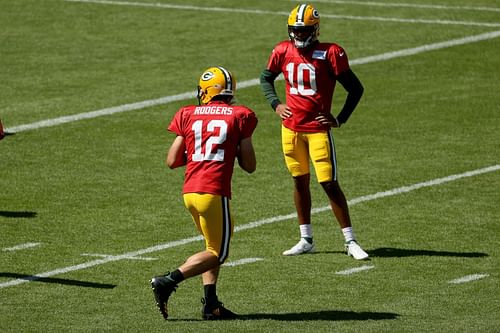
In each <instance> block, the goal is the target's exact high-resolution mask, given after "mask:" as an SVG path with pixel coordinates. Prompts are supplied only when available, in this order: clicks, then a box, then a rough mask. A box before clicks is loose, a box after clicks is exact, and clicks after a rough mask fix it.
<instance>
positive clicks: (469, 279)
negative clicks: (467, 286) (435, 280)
mask: <svg viewBox="0 0 500 333" xmlns="http://www.w3.org/2000/svg"><path fill="white" fill-rule="evenodd" d="M488 276H490V275H489V274H472V275H467V276H463V277H461V278H458V279H455V280H451V281H448V283H452V284H461V283H467V282H472V281H476V280H480V279H483V278H485V277H488Z"/></svg>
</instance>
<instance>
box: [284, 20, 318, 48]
mask: <svg viewBox="0 0 500 333" xmlns="http://www.w3.org/2000/svg"><path fill="white" fill-rule="evenodd" d="M318 30H319V25H314V26H288V37H290V40H291V41H293V44H294V45H295V47H296V48H298V49H303V48H306V47H308V46H309V45H311V44H313V43H314V42H315V41H317V40H318V35H319V33H318Z"/></svg>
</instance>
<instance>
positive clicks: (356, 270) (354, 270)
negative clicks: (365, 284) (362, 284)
mask: <svg viewBox="0 0 500 333" xmlns="http://www.w3.org/2000/svg"><path fill="white" fill-rule="evenodd" d="M372 268H375V266H373V265H363V266H360V267H354V268H350V269H346V270H343V271H339V272H335V274H337V275H351V274H354V273H359V272H363V271H367V270H369V269H372Z"/></svg>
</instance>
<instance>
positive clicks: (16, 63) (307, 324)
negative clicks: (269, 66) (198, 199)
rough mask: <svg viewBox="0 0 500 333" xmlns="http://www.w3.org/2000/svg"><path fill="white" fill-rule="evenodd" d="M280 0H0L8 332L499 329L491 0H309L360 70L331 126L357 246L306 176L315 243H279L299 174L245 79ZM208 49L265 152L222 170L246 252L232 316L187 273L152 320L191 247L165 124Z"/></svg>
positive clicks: (325, 35) (263, 53)
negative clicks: (346, 108)
mask: <svg viewBox="0 0 500 333" xmlns="http://www.w3.org/2000/svg"><path fill="white" fill-rule="evenodd" d="M295 4H296V2H292V1H281V0H280V1H264V0H255V1H250V0H240V1H229V0H214V1H211V2H206V1H204V2H202V1H195V0H189V1H181V0H177V1H165V0H155V1H146V0H135V1H134V2H132V1H114V0H112V1H98V0H95V1H84V0H82V1H64V0H43V1H40V0H3V1H0V22H1V27H2V28H1V29H0V78H1V79H0V118H1V119H2V121H3V122H4V126H6V128H7V131H8V132H9V133H10V134H12V135H8V136H7V137H6V138H4V139H3V140H2V141H0V331H1V332H6V333H7V332H216V331H221V332H287V333H288V332H499V331H500V316H499V313H500V287H499V286H500V282H499V280H500V259H499V258H500V246H499V245H500V225H499V221H500V206H499V203H500V134H499V133H500V116H499V115H500V98H499V96H500V95H499V92H500V83H499V82H500V81H499V78H500V71H499V68H500V57H499V54H500V42H499V41H500V1H498V0H497V1H495V0H476V1H465V0H440V1H439V2H437V3H436V2H435V1H431V0H401V2H400V0H391V1H389V0H387V1H379V0H376V2H375V1H372V2H368V1H366V2H361V1H358V2H356V1H353V2H350V1H317V2H313V3H312V4H314V5H315V6H316V7H317V9H318V10H319V12H320V14H321V15H322V21H321V36H320V39H321V40H323V41H335V42H337V43H339V44H340V45H342V46H343V47H344V48H345V49H346V50H347V52H348V55H349V58H350V61H351V65H352V68H353V70H354V71H355V72H356V74H357V75H358V77H359V78H360V79H361V81H362V82H363V85H364V86H365V95H364V97H363V99H362V101H361V103H360V105H359V107H358V108H357V110H356V111H355V113H354V114H353V115H352V117H351V118H350V119H349V122H348V123H347V124H346V125H345V126H343V127H342V128H341V129H339V130H335V131H334V134H335V138H336V147H337V157H338V159H339V168H340V181H341V183H342V186H343V189H344V192H345V193H346V195H347V197H348V198H349V200H350V204H351V205H350V211H351V217H352V220H353V224H354V228H355V231H356V234H357V236H358V239H359V241H360V243H361V244H362V246H363V247H364V248H365V249H366V250H367V252H368V253H369V254H370V260H368V261H363V262H358V261H355V260H353V259H352V258H349V257H347V256H346V255H345V254H344V252H343V239H342V235H341V233H340V230H339V227H338V225H337V223H336V222H335V220H334V218H333V217H332V214H331V213H330V211H329V210H328V209H326V206H327V205H328V202H327V200H326V197H325V195H324V194H323V192H322V189H321V187H320V186H319V185H318V184H317V183H315V181H314V179H315V178H314V177H312V179H313V181H312V183H311V190H312V196H313V206H314V209H315V210H314V215H313V228H314V237H315V242H316V247H317V250H318V251H317V253H316V254H313V255H304V256H299V257H283V256H281V252H282V251H283V250H285V249H287V248H289V247H291V246H292V245H294V244H295V242H296V241H297V240H298V237H299V231H298V227H297V222H296V219H295V217H294V216H293V214H294V213H295V208H294V206H293V201H292V181H291V178H290V176H289V174H288V172H287V170H286V168H285V165H284V162H283V157H282V153H281V146H280V131H279V128H280V123H279V119H278V117H277V116H276V115H274V114H273V112H272V111H271V109H270V107H269V106H268V105H267V103H266V101H265V99H264V97H263V96H262V94H261V91H260V87H259V86H258V85H256V83H255V81H252V80H255V79H257V78H258V77H259V74H260V72H261V70H262V69H263V68H264V67H265V65H266V62H267V59H268V56H269V54H270V52H271V50H272V48H273V46H274V45H275V44H276V43H277V42H278V41H280V40H283V39H286V38H287V33H286V17H287V16H286V15H287V13H288V12H289V11H290V10H291V9H292V8H293V6H295ZM398 4H399V5H398ZM214 65H221V66H225V67H226V68H228V69H230V70H231V71H232V72H233V73H234V74H235V76H236V78H237V80H238V83H239V86H240V89H239V90H238V92H237V98H238V101H239V103H242V104H245V105H248V106H249V107H251V108H252V109H253V110H254V111H255V112H256V113H257V115H258V118H259V126H258V128H257V130H256V133H255V136H254V144H255V148H256V151H257V159H258V170H257V171H256V172H255V174H252V175H247V174H245V173H244V172H242V171H241V170H239V169H237V170H235V174H234V178H233V200H232V211H233V216H234V217H235V220H236V226H237V232H236V233H235V234H234V238H233V242H232V247H231V256H230V258H229V260H228V263H229V264H231V263H235V264H237V263H241V264H240V265H235V266H227V267H224V268H223V269H222V271H221V276H220V280H219V284H218V293H219V296H220V298H221V300H222V301H223V302H224V303H225V305H226V306H227V307H228V308H230V309H231V310H233V311H235V312H237V313H239V314H241V315H242V319H241V320H237V321H231V322H205V321H202V320H201V319H200V309H201V303H200V298H201V297H202V287H201V283H200V280H199V278H194V279H191V280H187V281H185V282H183V283H182V284H181V285H180V286H179V289H178V290H177V292H176V293H175V294H174V295H173V296H172V298H171V300H170V302H169V306H170V316H171V320H169V321H168V322H165V321H164V320H163V319H162V317H161V316H160V314H159V313H158V311H157V309H156V307H155V304H154V299H153V295H152V292H151V290H150V285H149V279H150V278H151V277H152V276H153V275H157V274H159V273H162V272H165V271H167V270H172V269H175V268H176V267H177V266H178V265H180V264H181V263H182V262H183V260H184V259H185V258H187V257H188V256H189V255H191V254H192V253H194V252H196V251H199V250H200V249H202V248H203V243H202V242H201V241H200V240H199V239H198V238H196V237H197V236H198V234H197V232H196V230H195V228H194V226H193V224H192V222H191V220H190V216H189V215H188V213H187V211H186V210H185V208H184V207H183V203H182V197H181V186H182V177H183V170H182V169H177V170H173V171H172V170H169V169H168V168H167V167H166V166H165V165H164V158H165V153H166V150H167V148H168V145H169V143H170V142H171V141H172V139H173V135H172V134H170V133H168V132H167V131H166V126H167V125H168V123H169V122H170V119H171V118H172V116H173V114H174V112H175V111H176V110H177V109H178V108H179V107H181V106H182V105H185V104H191V103H195V99H194V91H195V89H196V85H197V80H198V78H199V75H200V74H201V73H202V71H203V70H204V69H205V68H207V67H210V66H214ZM277 86H278V88H279V91H280V92H283V86H284V85H283V81H279V82H278V83H277ZM282 96H283V95H282ZM344 97H345V94H344V92H343V90H342V89H341V87H340V86H339V87H338V89H337V91H336V95H335V97H334V104H333V110H334V112H335V113H337V112H338V110H339V108H340V106H341V103H342V100H343V98H344ZM140 102H143V103H140ZM94 111H97V112H94ZM63 117H64V118H63ZM14 133H15V134H14ZM246 259H248V260H249V262H248V263H246V264H245V260H246Z"/></svg>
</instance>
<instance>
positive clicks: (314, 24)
mask: <svg viewBox="0 0 500 333" xmlns="http://www.w3.org/2000/svg"><path fill="white" fill-rule="evenodd" d="M298 33H300V35H299V34H298ZM318 36H319V13H318V11H317V10H316V9H315V8H314V7H313V6H311V5H308V4H301V5H297V7H295V8H294V9H293V10H292V11H291V12H290V15H289V16H288V37H290V40H291V41H292V42H293V43H294V45H295V47H297V48H299V49H302V48H305V47H308V46H309V45H311V44H312V43H313V42H315V41H317V40H318Z"/></svg>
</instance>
